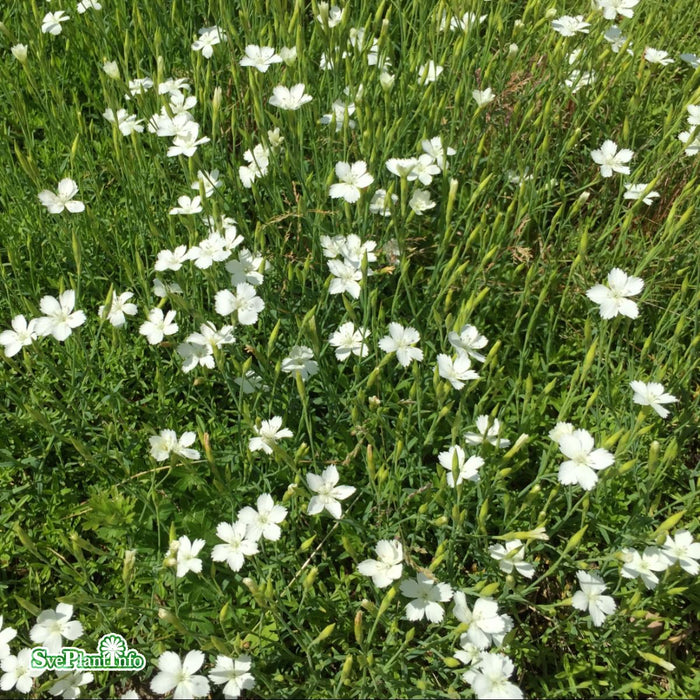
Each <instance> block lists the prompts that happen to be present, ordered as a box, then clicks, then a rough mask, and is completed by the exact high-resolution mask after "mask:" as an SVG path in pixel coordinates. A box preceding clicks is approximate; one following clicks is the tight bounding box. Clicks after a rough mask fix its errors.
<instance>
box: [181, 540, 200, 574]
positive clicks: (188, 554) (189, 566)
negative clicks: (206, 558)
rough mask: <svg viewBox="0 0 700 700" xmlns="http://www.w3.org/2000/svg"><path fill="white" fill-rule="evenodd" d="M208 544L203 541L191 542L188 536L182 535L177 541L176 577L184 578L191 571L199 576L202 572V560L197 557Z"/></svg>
mask: <svg viewBox="0 0 700 700" xmlns="http://www.w3.org/2000/svg"><path fill="white" fill-rule="evenodd" d="M205 544H206V542H205V541H204V540H202V539H196V540H194V541H190V538H189V537H188V536H187V535H182V537H178V539H177V547H176V561H177V571H176V576H177V577H178V578H182V577H183V576H185V575H186V574H188V573H189V572H190V571H193V572H194V573H195V574H198V573H200V572H201V571H202V560H201V559H200V558H199V557H198V556H197V555H198V554H199V553H200V552H201V551H202V547H204V545H205Z"/></svg>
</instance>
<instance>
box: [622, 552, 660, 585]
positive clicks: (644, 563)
mask: <svg viewBox="0 0 700 700" xmlns="http://www.w3.org/2000/svg"><path fill="white" fill-rule="evenodd" d="M622 561H623V562H624V563H623V565H622V570H621V571H620V575H621V576H622V577H623V578H632V579H635V578H641V579H642V581H643V582H644V585H645V586H646V587H647V588H648V589H649V590H652V589H654V588H656V586H657V584H658V583H659V577H658V576H657V575H656V574H655V573H654V572H655V571H665V570H666V569H667V568H668V566H669V563H668V559H666V557H664V556H663V554H662V553H661V550H660V549H658V548H657V547H647V548H646V549H645V550H644V552H643V554H640V553H639V552H638V551H637V550H636V549H623V550H622Z"/></svg>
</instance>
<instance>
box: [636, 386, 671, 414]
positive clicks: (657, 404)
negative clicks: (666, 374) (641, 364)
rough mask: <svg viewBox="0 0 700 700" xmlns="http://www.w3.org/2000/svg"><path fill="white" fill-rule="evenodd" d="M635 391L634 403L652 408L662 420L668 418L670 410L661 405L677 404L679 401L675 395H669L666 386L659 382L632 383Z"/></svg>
mask: <svg viewBox="0 0 700 700" xmlns="http://www.w3.org/2000/svg"><path fill="white" fill-rule="evenodd" d="M630 386H631V387H632V390H633V391H634V396H633V397H632V401H634V403H638V404H640V405H642V406H651V407H652V408H653V409H654V410H655V411H656V412H657V413H658V414H659V415H660V416H661V417H662V418H666V417H667V416H668V410H667V409H665V408H664V407H663V406H662V405H661V404H664V403H675V402H676V401H678V399H677V398H676V397H675V396H673V394H667V393H666V392H665V390H664V385H663V384H659V383H657V382H649V383H648V384H647V383H645V382H638V381H634V382H630Z"/></svg>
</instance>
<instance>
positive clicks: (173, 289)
mask: <svg viewBox="0 0 700 700" xmlns="http://www.w3.org/2000/svg"><path fill="white" fill-rule="evenodd" d="M183 248H184V246H183ZM169 294H182V287H181V286H180V285H179V284H178V283H177V282H173V283H172V284H165V282H163V281H162V280H160V279H158V278H157V277H156V278H155V279H154V280H153V295H154V296H156V297H158V298H159V299H163V298H164V297H167V296H168V295H169Z"/></svg>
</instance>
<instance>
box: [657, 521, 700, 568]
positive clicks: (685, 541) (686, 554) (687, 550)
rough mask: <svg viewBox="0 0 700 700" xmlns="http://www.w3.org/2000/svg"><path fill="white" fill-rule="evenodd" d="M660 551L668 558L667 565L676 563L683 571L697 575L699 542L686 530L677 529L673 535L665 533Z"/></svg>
mask: <svg viewBox="0 0 700 700" xmlns="http://www.w3.org/2000/svg"><path fill="white" fill-rule="evenodd" d="M661 553H662V554H663V556H664V557H666V559H667V560H668V563H669V566H671V565H673V564H675V563H678V564H679V565H680V567H681V568H682V569H683V571H686V572H687V573H689V574H690V575H691V576H697V575H698V572H699V571H700V565H699V564H698V559H700V542H695V541H693V536H692V535H691V534H690V532H688V530H678V532H676V534H675V535H674V536H673V537H671V535H668V534H667V535H666V542H664V546H663V548H662V550H661Z"/></svg>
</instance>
